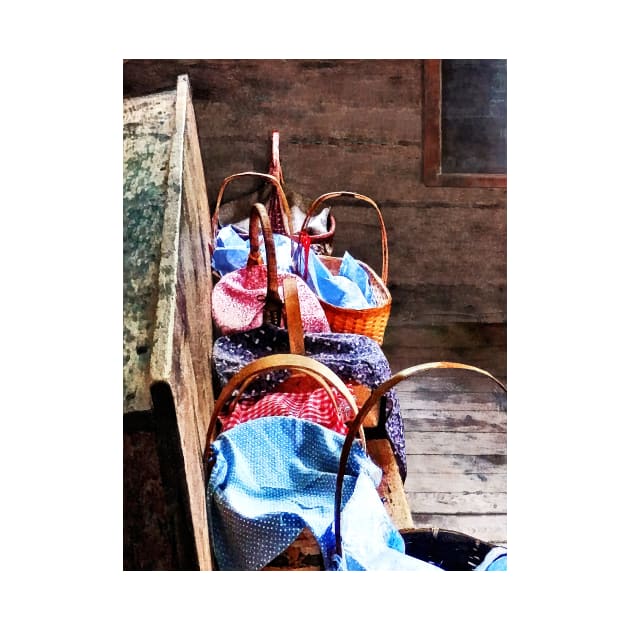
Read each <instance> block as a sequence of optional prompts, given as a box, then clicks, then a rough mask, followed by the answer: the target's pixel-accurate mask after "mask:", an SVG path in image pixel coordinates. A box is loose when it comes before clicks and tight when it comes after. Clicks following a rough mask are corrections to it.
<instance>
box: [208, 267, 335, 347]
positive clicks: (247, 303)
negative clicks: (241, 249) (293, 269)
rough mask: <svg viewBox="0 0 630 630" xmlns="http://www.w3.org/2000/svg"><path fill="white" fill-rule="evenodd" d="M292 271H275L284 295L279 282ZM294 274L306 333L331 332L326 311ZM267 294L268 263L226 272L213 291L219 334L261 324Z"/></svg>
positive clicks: (281, 295)
mask: <svg viewBox="0 0 630 630" xmlns="http://www.w3.org/2000/svg"><path fill="white" fill-rule="evenodd" d="M289 275H291V274H287V273H279V274H278V292H279V293H280V297H282V298H284V289H283V286H282V281H283V280H284V278H285V277H287V276H289ZM295 277H296V282H297V290H298V298H299V300H300V310H301V312H302V326H303V328H304V332H306V333H317V332H330V325H329V323H328V320H327V319H326V313H324V309H323V308H322V305H321V304H320V302H319V299H318V298H317V296H316V295H315V293H313V291H311V289H310V288H309V286H308V285H307V284H306V282H304V280H302V278H300V277H299V276H295ZM266 295H267V266H266V265H255V266H253V267H243V268H242V269H237V270H236V271H230V272H229V273H227V274H225V275H224V276H223V277H222V278H221V279H220V280H219V281H218V282H217V284H216V285H215V287H214V289H213V291H212V318H213V320H214V323H215V324H216V326H217V328H218V329H219V330H220V331H221V334H222V335H229V334H231V333H236V332H243V331H245V330H252V329H253V328H258V327H259V326H260V325H261V324H262V317H263V306H264V300H265V296H266Z"/></svg>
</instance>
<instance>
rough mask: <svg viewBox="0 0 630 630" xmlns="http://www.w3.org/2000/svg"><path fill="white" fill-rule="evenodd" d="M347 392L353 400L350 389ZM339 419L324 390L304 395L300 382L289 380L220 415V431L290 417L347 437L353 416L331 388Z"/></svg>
mask: <svg viewBox="0 0 630 630" xmlns="http://www.w3.org/2000/svg"><path fill="white" fill-rule="evenodd" d="M347 387H348V389H349V390H350V392H351V393H352V395H353V396H354V391H353V389H352V386H351V385H347ZM331 390H332V392H333V395H334V397H335V400H336V401H337V406H338V407H339V415H337V412H336V410H335V407H334V405H333V403H332V400H331V399H330V396H329V395H328V394H327V393H326V390H325V389H324V388H323V387H315V388H312V389H309V390H308V391H304V384H303V383H302V381H301V380H300V381H297V382H292V380H291V379H290V380H289V381H287V382H286V383H284V384H282V385H281V386H280V387H278V389H277V390H275V391H274V392H272V393H271V394H265V395H264V396H262V398H259V399H257V400H252V399H245V400H241V401H239V402H237V403H236V405H235V406H234V409H233V410H232V411H230V412H228V413H225V414H219V421H220V422H221V427H222V431H228V430H229V429H231V428H233V427H235V426H236V425H237V424H242V423H243V422H247V421H248V420H254V419H255V418H263V417H268V416H289V417H292V418H301V419H302V420H310V421H311V422H315V423H316V424H320V425H322V426H324V427H326V428H328V429H331V430H333V431H336V432H337V433H341V435H346V433H347V432H348V428H347V426H346V423H347V422H350V421H351V420H353V419H354V417H355V415H354V413H353V411H352V409H351V408H350V405H348V402H347V401H346V399H345V398H344V397H343V396H342V395H341V394H340V393H339V392H338V391H337V389H335V388H334V387H331Z"/></svg>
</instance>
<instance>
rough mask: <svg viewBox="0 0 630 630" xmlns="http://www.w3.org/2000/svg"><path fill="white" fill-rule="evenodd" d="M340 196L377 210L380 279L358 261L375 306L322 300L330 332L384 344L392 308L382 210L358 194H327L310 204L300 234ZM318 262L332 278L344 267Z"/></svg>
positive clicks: (331, 260)
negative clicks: (327, 203)
mask: <svg viewBox="0 0 630 630" xmlns="http://www.w3.org/2000/svg"><path fill="white" fill-rule="evenodd" d="M339 197H351V198H353V199H358V200H360V201H365V202H366V203H368V204H369V205H371V206H372V207H373V208H374V209H375V210H376V213H377V216H378V219H379V223H380V228H381V254H382V267H381V275H380V276H379V275H378V274H377V273H376V272H375V271H374V270H373V269H372V268H371V267H370V266H369V265H366V264H365V263H364V262H361V261H358V262H359V264H360V265H361V266H362V267H363V269H365V271H366V272H367V274H368V276H369V279H370V285H371V287H372V294H373V296H374V298H375V300H376V306H373V307H369V308H364V309H352V308H343V307H341V306H335V305H333V304H329V303H328V302H326V301H324V300H320V302H321V304H322V307H323V308H324V312H325V313H326V317H327V318H328V323H329V324H330V329H331V330H332V331H333V332H341V333H356V334H359V335H365V336H366V337H370V338H371V339H374V340H375V341H376V342H377V343H379V344H382V343H383V337H384V336H385V328H386V327H387V322H388V321H389V314H390V312H391V309H392V296H391V293H390V292H389V289H388V288H387V273H388V267H389V251H388V248H387V232H386V230H385V222H384V221H383V215H382V214H381V211H380V210H379V207H378V206H377V205H376V203H375V202H374V201H373V200H372V199H370V198H369V197H366V196H365V195H361V194H359V193H354V192H346V191H339V192H329V193H325V194H324V195H321V196H319V197H318V198H317V199H315V201H313V203H312V204H311V206H310V208H309V209H308V212H307V213H306V218H305V219H304V223H303V224H302V229H301V230H300V232H301V233H303V232H304V231H305V230H306V228H307V226H308V222H309V220H310V217H311V216H313V214H315V210H316V209H317V208H318V206H320V205H321V204H322V203H324V202H325V201H327V200H329V199H336V198H339ZM319 259H320V260H321V262H322V263H323V264H324V265H325V266H326V268H327V269H328V270H329V271H330V272H331V273H332V274H333V275H338V274H339V267H340V266H341V261H342V259H341V258H338V257H334V256H323V255H320V256H319Z"/></svg>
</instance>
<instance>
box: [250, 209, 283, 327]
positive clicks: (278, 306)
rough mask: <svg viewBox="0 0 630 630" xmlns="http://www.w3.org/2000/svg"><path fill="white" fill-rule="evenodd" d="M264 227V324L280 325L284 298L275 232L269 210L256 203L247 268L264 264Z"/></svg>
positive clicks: (252, 219) (251, 217) (252, 216)
mask: <svg viewBox="0 0 630 630" xmlns="http://www.w3.org/2000/svg"><path fill="white" fill-rule="evenodd" d="M261 227H262V233H263V240H264V242H265V252H266V256H267V294H266V295H265V305H264V306H263V323H264V324H274V325H275V326H279V325H280V320H281V318H282V298H281V297H280V294H279V293H278V264H277V262H276V247H275V244H274V242H273V232H272V231H271V222H270V221H269V215H268V214H267V209H266V208H265V206H263V204H262V203H255V204H254V205H253V206H252V210H251V213H250V216H249V257H248V258H247V266H248V267H255V266H257V265H262V264H263V259H262V255H261V253H260V228H261Z"/></svg>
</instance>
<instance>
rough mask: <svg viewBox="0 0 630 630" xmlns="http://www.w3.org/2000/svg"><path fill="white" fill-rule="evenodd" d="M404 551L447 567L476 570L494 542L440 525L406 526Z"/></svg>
mask: <svg viewBox="0 0 630 630" xmlns="http://www.w3.org/2000/svg"><path fill="white" fill-rule="evenodd" d="M400 534H401V536H402V537H403V540H404V541H405V553H406V554H407V555H408V556H413V557H414V558H417V559H418V560H424V561H425V562H430V563H431V564H434V565H436V566H438V567H440V568H441V569H444V570H445V571H473V570H474V569H475V568H476V567H477V566H479V564H480V563H481V562H482V560H483V559H484V558H485V557H486V555H487V554H488V553H490V551H491V550H492V549H493V548H494V546H495V545H491V544H490V543H487V542H484V541H483V540H479V539H478V538H475V537H473V536H469V535H468V534H463V533H461V532H453V531H450V530H447V529H439V528H437V527H432V528H430V527H427V528H420V529H403V530H401V532H400Z"/></svg>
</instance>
